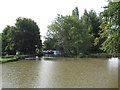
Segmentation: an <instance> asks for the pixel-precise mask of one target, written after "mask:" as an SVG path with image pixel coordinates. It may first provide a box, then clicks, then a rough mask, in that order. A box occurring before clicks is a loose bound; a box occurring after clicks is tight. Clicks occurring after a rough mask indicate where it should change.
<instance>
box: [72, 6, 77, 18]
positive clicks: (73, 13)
mask: <svg viewBox="0 0 120 90" xmlns="http://www.w3.org/2000/svg"><path fill="white" fill-rule="evenodd" d="M72 15H73V16H76V17H78V18H79V10H78V7H75V9H74V10H73V11H72Z"/></svg>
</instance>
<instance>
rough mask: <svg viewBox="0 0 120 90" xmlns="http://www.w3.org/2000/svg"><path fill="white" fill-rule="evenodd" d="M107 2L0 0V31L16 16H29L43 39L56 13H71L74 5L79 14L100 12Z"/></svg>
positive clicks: (81, 0)
mask: <svg viewBox="0 0 120 90" xmlns="http://www.w3.org/2000/svg"><path fill="white" fill-rule="evenodd" d="M107 4H108V3H107V2H106V0H0V33H1V32H2V30H3V29H4V28H5V27H6V26H7V25H10V26H14V25H15V22H16V19H17V18H18V17H24V18H31V19H32V20H34V21H35V22H36V23H37V25H38V26H39V28H40V34H41V36H42V37H41V38H42V40H43V41H44V36H46V32H47V26H48V25H50V24H51V23H52V21H53V20H55V18H56V16H57V14H62V15H71V14H72V10H73V9H74V8H75V7H78V9H79V14H80V15H82V14H83V12H84V10H85V9H87V10H88V11H89V10H91V9H94V10H95V11H96V12H97V13H100V12H101V11H103V10H104V9H103V8H102V7H104V6H106V5H107Z"/></svg>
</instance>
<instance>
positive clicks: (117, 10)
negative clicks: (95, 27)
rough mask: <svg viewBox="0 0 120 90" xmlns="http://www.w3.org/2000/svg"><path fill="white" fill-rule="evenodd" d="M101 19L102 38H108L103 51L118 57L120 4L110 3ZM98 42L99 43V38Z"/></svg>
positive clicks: (119, 45)
mask: <svg viewBox="0 0 120 90" xmlns="http://www.w3.org/2000/svg"><path fill="white" fill-rule="evenodd" d="M101 19H102V21H103V23H102V24H101V25H100V28H101V29H102V31H101V32H100V38H106V40H105V41H104V42H103V43H102V48H101V49H103V50H104V51H106V52H108V53H110V54H113V55H117V54H118V53H119V52H120V48H119V47H120V2H109V4H108V6H106V7H105V10H104V11H103V12H102V13H101ZM96 42H99V38H97V39H96Z"/></svg>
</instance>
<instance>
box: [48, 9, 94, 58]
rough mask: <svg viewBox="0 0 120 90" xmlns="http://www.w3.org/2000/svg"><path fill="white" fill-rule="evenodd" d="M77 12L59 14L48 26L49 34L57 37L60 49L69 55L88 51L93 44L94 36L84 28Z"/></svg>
mask: <svg viewBox="0 0 120 90" xmlns="http://www.w3.org/2000/svg"><path fill="white" fill-rule="evenodd" d="M75 10H76V9H75ZM75 13H76V14H75ZM77 13H78V12H74V11H73V14H72V15H71V16H62V15H58V17H57V18H56V20H55V21H54V22H53V23H52V24H51V25H49V26H48V32H49V36H51V37H52V38H56V39H57V45H58V47H59V50H60V51H62V53H63V54H64V55H67V56H72V55H79V54H80V53H86V51H87V49H88V48H89V47H90V46H91V44H92V43H91V38H92V36H91V35H90V32H89V30H88V29H84V25H83V23H82V22H81V20H80V19H79V18H78V14H77Z"/></svg>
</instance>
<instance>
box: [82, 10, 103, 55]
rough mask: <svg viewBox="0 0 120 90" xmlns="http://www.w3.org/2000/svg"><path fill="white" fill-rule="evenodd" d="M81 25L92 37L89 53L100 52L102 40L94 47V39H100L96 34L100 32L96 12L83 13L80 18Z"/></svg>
mask: <svg viewBox="0 0 120 90" xmlns="http://www.w3.org/2000/svg"><path fill="white" fill-rule="evenodd" d="M81 20H82V23H83V25H84V28H85V29H86V30H88V31H89V33H90V35H92V36H93V38H92V43H93V44H92V46H91V47H90V48H89V50H88V51H89V53H98V52H101V50H100V49H99V48H100V45H101V43H102V42H103V39H101V40H100V42H99V44H98V45H96V46H94V40H95V38H98V37H100V35H99V34H98V32H99V31H100V30H101V29H100V28H99V26H100V24H101V23H102V22H101V21H100V20H99V17H98V16H97V14H96V12H95V11H94V10H91V11H89V12H88V11H87V10H85V11H84V14H83V16H82V17H81Z"/></svg>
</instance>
